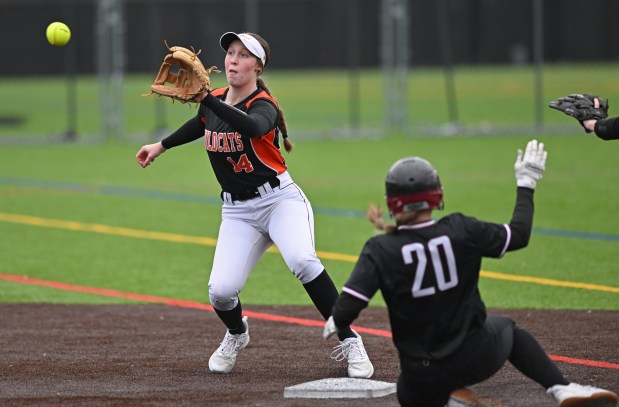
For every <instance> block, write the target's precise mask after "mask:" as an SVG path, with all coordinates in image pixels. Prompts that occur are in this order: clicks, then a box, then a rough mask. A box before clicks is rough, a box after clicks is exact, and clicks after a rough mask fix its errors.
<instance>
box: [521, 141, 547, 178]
mask: <svg viewBox="0 0 619 407" xmlns="http://www.w3.org/2000/svg"><path fill="white" fill-rule="evenodd" d="M547 157H548V153H547V152H546V151H544V143H538V142H537V140H531V141H529V143H528V144H527V148H526V150H525V151H524V153H523V152H522V150H520V149H518V156H517V157H516V163H515V164H514V171H515V173H516V184H517V185H518V186H519V187H526V188H531V189H535V187H536V186H537V181H539V180H540V179H542V175H544V170H545V169H546V158H547Z"/></svg>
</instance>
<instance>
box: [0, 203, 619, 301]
mask: <svg viewBox="0 0 619 407" xmlns="http://www.w3.org/2000/svg"><path fill="white" fill-rule="evenodd" d="M0 222H8V223H16V224H20V225H30V226H39V227H47V228H55V229H64V230H74V231H81V232H94V233H102V234H106V235H114V236H124V237H134V238H140V239H152V240H162V241H166V242H176V243H190V244H198V245H203V246H215V244H216V243H217V239H213V238H211V237H201V236H189V235H180V234H176V233H165V232H154V231H148V230H140V229H131V228H125V227H119V226H108V225H101V224H96V223H82V222H75V221H67V220H58V219H49V218H40V217H36V216H28V215H18V214H12V213H3V212H0ZM268 252H271V253H277V252H278V250H277V248H275V247H271V248H269V250H268ZM316 253H317V254H318V257H320V258H321V259H327V260H338V261H345V262H348V263H355V262H356V261H357V258H358V257H357V256H352V255H348V254H342V253H333V252H323V251H317V252H316ZM480 275H481V276H482V277H484V278H490V279H495V280H508V281H517V282H522V283H531V284H540V285H549V286H554V287H569V288H579V289H583V290H593V291H605V292H611V293H619V287H610V286H605V285H599V284H589V283H575V282H570V281H560V280H552V279H549V278H541V277H527V276H518V275H512V274H504V273H497V272H494V271H485V270H482V271H481V274H480Z"/></svg>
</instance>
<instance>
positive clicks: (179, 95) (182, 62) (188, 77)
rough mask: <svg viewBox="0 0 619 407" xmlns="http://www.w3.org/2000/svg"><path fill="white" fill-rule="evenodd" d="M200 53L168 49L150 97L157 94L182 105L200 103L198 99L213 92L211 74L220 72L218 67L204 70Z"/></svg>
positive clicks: (175, 48) (185, 49)
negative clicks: (199, 56) (210, 91)
mask: <svg viewBox="0 0 619 407" xmlns="http://www.w3.org/2000/svg"><path fill="white" fill-rule="evenodd" d="M166 47H168V44H167V43H166ZM200 52H202V51H201V50H200V51H198V52H195V50H194V49H193V48H192V49H191V50H189V49H187V48H183V47H168V54H167V55H166V56H165V57H164V59H163V63H162V64H161V67H160V68H159V73H158V74H157V77H156V78H155V82H154V83H153V84H152V85H151V87H150V89H151V92H150V93H149V94H148V95H152V94H153V93H156V94H158V95H159V96H166V97H169V98H172V100H173V101H174V100H178V101H179V102H181V103H188V102H194V103H199V102H200V100H197V98H199V97H200V95H202V94H203V93H204V92H207V91H209V90H211V78H210V74H211V72H213V71H215V72H219V71H218V70H217V67H216V66H212V67H210V68H209V69H205V68H204V65H202V61H200V59H199V58H198V55H199V54H200ZM148 95H145V96H148Z"/></svg>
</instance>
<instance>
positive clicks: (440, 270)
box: [402, 236, 458, 298]
mask: <svg viewBox="0 0 619 407" xmlns="http://www.w3.org/2000/svg"><path fill="white" fill-rule="evenodd" d="M427 248H428V252H430V261H431V262H432V268H433V269H434V275H435V276H436V287H434V286H428V287H422V284H423V278H424V276H425V274H426V271H427V270H428V267H427V266H428V258H427V256H426V248H425V247H424V245H422V244H421V243H411V244H407V245H405V246H403V247H402V257H403V258H404V264H413V263H414V258H415V257H416V258H417V264H416V268H415V279H414V280H413V287H412V290H411V291H412V294H413V298H419V297H427V296H428V295H434V293H436V288H438V289H439V290H440V291H445V290H449V289H450V288H453V287H455V286H457V285H458V273H457V271H456V259H455V256H454V252H453V249H452V247H451V241H450V240H449V238H448V237H447V236H440V237H436V238H434V239H431V240H429V241H428V243H427ZM441 252H442V253H443V256H444V260H445V261H446V263H447V264H443V258H442V257H441ZM413 253H414V254H415V255H416V256H413Z"/></svg>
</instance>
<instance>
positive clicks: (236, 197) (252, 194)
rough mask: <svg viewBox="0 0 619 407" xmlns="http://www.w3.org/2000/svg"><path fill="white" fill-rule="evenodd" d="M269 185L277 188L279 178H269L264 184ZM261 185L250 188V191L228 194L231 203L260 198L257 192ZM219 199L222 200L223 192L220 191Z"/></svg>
mask: <svg viewBox="0 0 619 407" xmlns="http://www.w3.org/2000/svg"><path fill="white" fill-rule="evenodd" d="M267 183H268V184H269V185H270V186H271V188H275V187H278V186H279V178H277V177H275V178H271V179H270V180H269V181H267V182H266V183H265V184H267ZM261 186H262V185H260V186H258V187H256V188H252V189H247V190H245V191H241V192H230V199H232V200H233V201H248V200H250V199H254V198H257V197H259V196H260V191H259V190H258V188H259V187H261ZM220 195H221V199H222V200H223V199H224V191H221V194H220Z"/></svg>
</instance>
